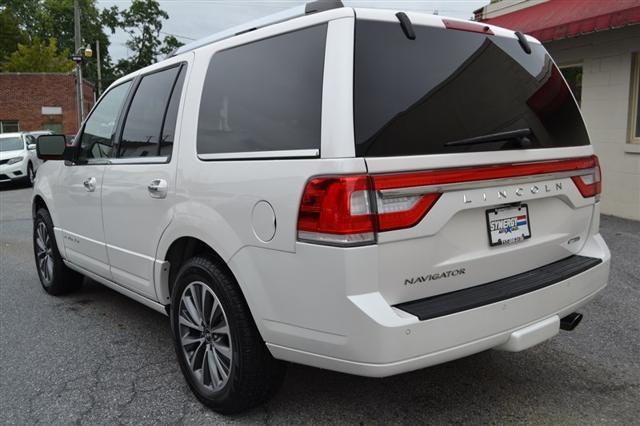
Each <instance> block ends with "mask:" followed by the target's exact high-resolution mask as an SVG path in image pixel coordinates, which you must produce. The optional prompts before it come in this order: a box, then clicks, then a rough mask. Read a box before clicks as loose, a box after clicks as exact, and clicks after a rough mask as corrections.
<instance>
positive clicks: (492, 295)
mask: <svg viewBox="0 0 640 426" xmlns="http://www.w3.org/2000/svg"><path fill="white" fill-rule="evenodd" d="M600 263H602V259H596V258H592V257H585V256H577V255H574V256H570V257H567V258H566V259H562V260H559V261H557V262H554V263H550V264H548V265H545V266H542V267H540V268H537V269H533V270H531V271H527V272H523V273H521V274H518V275H513V276H511V277H508V278H503V279H501V280H497V281H492V282H490V283H487V284H481V285H477V286H475V287H471V288H466V289H463V290H458V291H454V292H451V293H445V294H439V295H437V296H432V297H427V298H424V299H419V300H413V301H411V302H405V303H400V304H398V305H395V307H396V308H398V309H401V310H403V311H405V312H408V313H410V314H412V315H415V316H417V317H418V318H419V319H420V320H421V321H424V320H428V319H431V318H437V317H441V316H444V315H449V314H453V313H456V312H461V311H466V310H467V309H473V308H477V307H479V306H484V305H489V304H491V303H495V302H499V301H501V300H505V299H510V298H512V297H516V296H520V295H523V294H526V293H529V292H532V291H535V290H539V289H541V288H544V287H547V286H550V285H553V284H557V283H559V282H560V281H564V280H566V279H569V278H571V277H573V276H574V275H577V274H579V273H581V272H584V271H586V270H587V269H591V268H593V267H594V266H596V265H598V264H600Z"/></svg>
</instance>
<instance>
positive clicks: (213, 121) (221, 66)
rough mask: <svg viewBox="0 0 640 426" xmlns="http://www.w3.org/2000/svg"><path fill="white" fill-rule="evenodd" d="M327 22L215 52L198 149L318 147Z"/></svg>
mask: <svg viewBox="0 0 640 426" xmlns="http://www.w3.org/2000/svg"><path fill="white" fill-rule="evenodd" d="M326 34H327V26H326V25H320V26H315V27H311V28H305V29H303V30H299V31H294V32H291V33H287V34H283V35H279V36H275V37H271V38H268V39H265V40H260V41H257V42H254V43H250V44H246V45H242V46H239V47H235V48H232V49H229V50H224V51H222V52H219V53H216V54H214V55H213V58H212V60H211V63H210V64H209V69H208V70H207V75H206V78H205V82H204V89H203V93H202V100H201V102H200V115H199V119H198V143H197V146H198V153H199V154H210V153H233V152H256V151H278V150H299V149H319V148H320V115H321V108H322V74H323V68H324V51H325V40H326Z"/></svg>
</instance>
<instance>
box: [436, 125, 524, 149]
mask: <svg viewBox="0 0 640 426" xmlns="http://www.w3.org/2000/svg"><path fill="white" fill-rule="evenodd" d="M531 134H532V132H531V129H529V128H526V129H518V130H510V131H508V132H498V133H490V134H488V135H483V136H476V137H473V138H468V139H460V140H458V141H450V142H445V144H444V146H464V145H477V144H481V143H491V142H499V141H511V140H515V141H517V142H518V143H519V144H520V145H521V146H523V147H526V146H528V145H529V144H531V139H529V136H531Z"/></svg>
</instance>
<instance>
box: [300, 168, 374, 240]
mask: <svg viewBox="0 0 640 426" xmlns="http://www.w3.org/2000/svg"><path fill="white" fill-rule="evenodd" d="M370 190H371V184H370V178H369V176H335V177H334V176H329V177H318V178H314V179H311V180H310V181H309V182H308V183H307V186H306V188H305V190H304V193H303V195H302V201H301V202H300V212H299V216H298V236H299V237H300V239H303V240H313V241H324V242H327V243H332V242H333V243H336V244H350V243H354V244H355V243H363V242H368V241H374V240H375V218H374V216H373V214H372V213H371V206H370V200H369V196H370Z"/></svg>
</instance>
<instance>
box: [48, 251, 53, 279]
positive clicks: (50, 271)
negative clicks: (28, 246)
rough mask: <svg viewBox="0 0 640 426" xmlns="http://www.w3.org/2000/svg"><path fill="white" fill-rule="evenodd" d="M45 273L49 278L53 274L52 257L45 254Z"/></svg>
mask: <svg viewBox="0 0 640 426" xmlns="http://www.w3.org/2000/svg"><path fill="white" fill-rule="evenodd" d="M47 275H48V276H49V279H51V277H52V276H53V259H52V258H51V256H47Z"/></svg>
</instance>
